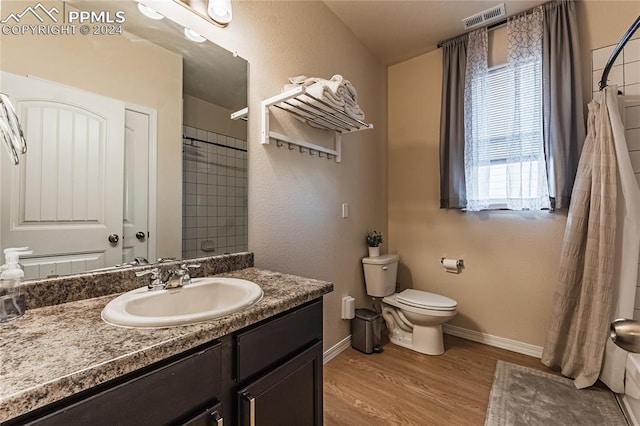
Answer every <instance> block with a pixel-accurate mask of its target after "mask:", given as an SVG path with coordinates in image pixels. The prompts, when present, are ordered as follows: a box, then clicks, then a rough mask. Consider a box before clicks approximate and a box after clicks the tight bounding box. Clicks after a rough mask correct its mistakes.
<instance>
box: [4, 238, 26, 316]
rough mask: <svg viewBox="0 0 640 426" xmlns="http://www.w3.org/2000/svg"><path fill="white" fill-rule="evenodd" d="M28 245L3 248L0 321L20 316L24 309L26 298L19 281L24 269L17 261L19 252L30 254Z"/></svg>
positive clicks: (22, 276)
mask: <svg viewBox="0 0 640 426" xmlns="http://www.w3.org/2000/svg"><path fill="white" fill-rule="evenodd" d="M31 253H33V252H32V251H29V250H28V247H21V248H8V249H5V250H4V257H5V262H6V263H5V264H4V265H2V266H1V267H0V271H2V272H1V273H0V323H3V322H8V321H11V320H14V319H16V318H18V317H20V316H22V315H23V314H24V312H25V310H26V300H25V297H24V294H21V290H20V283H21V282H22V279H23V278H24V271H23V270H22V268H21V267H20V264H19V263H18V259H19V258H20V255H21V254H31Z"/></svg>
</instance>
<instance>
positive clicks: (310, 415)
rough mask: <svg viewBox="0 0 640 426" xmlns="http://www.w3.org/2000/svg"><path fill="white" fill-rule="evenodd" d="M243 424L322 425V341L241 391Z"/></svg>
mask: <svg viewBox="0 0 640 426" xmlns="http://www.w3.org/2000/svg"><path fill="white" fill-rule="evenodd" d="M237 398H238V407H239V422H238V425H239V426H256V425H260V426H283V425H296V426H321V425H322V342H319V343H316V344H315V345H313V346H311V347H310V348H309V349H307V350H305V351H304V352H302V353H301V354H299V355H297V356H295V357H294V358H293V359H291V360H289V361H287V362H286V363H284V364H283V365H281V366H279V367H278V368H276V369H275V370H273V371H271V372H269V373H267V374H265V375H264V376H262V377H260V378H259V379H257V380H256V381H255V382H253V383H251V384H249V385H248V386H246V387H244V388H242V389H240V390H239V391H238V392H237Z"/></svg>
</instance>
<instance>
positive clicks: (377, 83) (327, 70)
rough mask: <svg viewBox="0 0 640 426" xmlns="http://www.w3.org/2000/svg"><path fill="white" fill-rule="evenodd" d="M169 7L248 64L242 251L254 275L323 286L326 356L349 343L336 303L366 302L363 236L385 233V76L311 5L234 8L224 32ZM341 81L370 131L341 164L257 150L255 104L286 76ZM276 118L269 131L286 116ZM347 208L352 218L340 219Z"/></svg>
mask: <svg viewBox="0 0 640 426" xmlns="http://www.w3.org/2000/svg"><path fill="white" fill-rule="evenodd" d="M171 3H173V2H156V3H153V5H154V6H153V7H154V8H156V10H158V11H160V12H164V13H165V14H167V15H168V16H172V18H174V19H176V20H178V21H180V19H185V20H186V21H185V23H186V22H188V23H189V25H191V26H192V27H193V29H194V30H195V31H198V32H199V33H201V34H203V35H205V36H206V37H209V38H210V39H211V40H213V41H214V42H217V43H218V44H219V45H221V46H223V47H225V48H226V49H228V50H231V51H235V52H238V54H239V55H240V56H241V57H243V58H245V59H247V60H248V61H249V111H250V112H249V128H248V131H249V134H248V137H249V249H250V250H251V251H253V252H254V253H255V260H256V265H257V266H258V267H262V268H268V269H273V270H276V271H282V272H288V273H294V274H299V275H303V276H308V277H312V278H318V279H324V280H329V281H332V282H333V283H334V286H335V290H334V292H333V293H331V294H329V295H327V296H325V298H324V302H325V315H324V324H325V343H324V344H325V349H326V348H329V347H331V346H332V345H334V344H335V343H337V342H338V341H340V340H341V339H343V338H345V337H346V336H348V335H349V333H350V331H349V322H348V321H344V320H341V319H340V300H341V298H342V296H344V295H346V294H351V295H353V296H355V297H356V298H357V302H358V306H365V305H369V301H368V300H367V299H366V298H365V294H364V283H363V276H362V265H361V263H360V261H361V258H362V257H363V256H365V255H366V252H367V250H366V247H365V243H364V237H365V234H366V232H367V230H370V229H373V228H376V229H379V230H382V231H383V232H386V224H387V215H386V206H387V197H386V185H387V170H386V169H387V166H386V155H387V154H386V153H387V145H386V135H387V129H386V112H387V102H386V72H385V68H384V67H383V66H382V65H381V64H380V63H379V62H378V61H377V60H376V59H375V58H374V57H373V56H372V55H371V54H370V53H368V51H367V50H366V49H365V48H364V46H363V45H362V44H361V43H360V42H359V41H358V40H357V39H356V38H355V37H354V36H353V34H352V33H351V32H350V31H349V30H348V29H347V28H346V27H345V26H344V24H342V22H341V21H340V20H338V18H337V17H336V16H335V15H333V13H332V12H331V11H329V9H328V8H327V7H326V6H325V5H324V4H323V3H322V2H317V1H307V2H300V1H274V2H269V1H248V2H234V3H233V7H234V10H233V16H234V20H233V22H232V23H231V24H230V25H229V26H228V27H227V28H225V29H221V28H217V27H214V26H212V25H211V24H207V23H205V22H204V21H200V20H198V19H194V18H189V17H184V15H183V14H182V12H181V10H180V9H181V8H180V7H179V6H178V7H175V5H173V4H171ZM299 74H306V75H308V76H321V77H327V78H328V77H331V76H332V75H333V74H342V75H344V76H345V77H346V78H348V79H350V80H351V81H352V82H353V84H354V85H355V86H356V87H357V89H358V93H359V96H360V98H359V99H360V105H361V106H362V108H363V110H364V111H365V113H366V114H367V120H368V121H371V122H372V123H374V125H375V129H374V130H367V131H362V132H358V133H354V134H351V135H346V136H344V137H343V143H342V145H343V162H342V163H341V164H337V163H335V162H332V161H329V160H327V159H319V158H318V157H317V156H315V157H310V156H309V155H308V154H305V155H302V154H300V153H298V152H294V151H289V150H288V149H286V147H282V148H276V146H275V144H271V145H269V146H263V145H261V144H260V132H261V129H260V114H261V112H260V102H261V101H262V100H263V99H265V98H268V97H271V96H273V95H276V94H278V93H280V91H281V89H282V86H283V85H284V84H285V83H287V78H288V77H289V76H293V75H299ZM279 113H280V111H275V112H274V114H273V116H274V119H273V120H272V121H274V122H276V123H277V122H280V124H283V126H285V127H286V126H287V125H288V124H289V123H288V121H289V120H288V117H286V118H285V117H283V115H282V114H279ZM288 128H289V129H292V132H296V129H297V132H299V133H300V134H301V135H302V136H304V137H307V138H311V140H312V141H313V142H317V143H330V138H328V137H327V135H326V134H323V133H322V132H321V131H317V132H314V131H312V129H311V128H307V126H306V125H303V124H301V123H294V124H291V125H290V127H288ZM342 203H349V204H350V206H351V217H350V218H348V219H342V218H341V217H340V212H341V204H342Z"/></svg>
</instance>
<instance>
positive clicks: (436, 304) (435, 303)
mask: <svg viewBox="0 0 640 426" xmlns="http://www.w3.org/2000/svg"><path fill="white" fill-rule="evenodd" d="M396 300H397V301H398V302H400V303H404V304H405V305H409V306H415V307H416V308H427V309H433V310H436V311H452V310H454V309H455V308H456V307H457V306H458V302H456V301H455V300H453V299H449V298H448V297H445V296H440V295H439V294H433V293H427V292H426V291H421V290H414V289H408V290H404V291H403V292H400V293H398V294H397V295H396Z"/></svg>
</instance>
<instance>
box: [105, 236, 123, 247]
mask: <svg viewBox="0 0 640 426" xmlns="http://www.w3.org/2000/svg"><path fill="white" fill-rule="evenodd" d="M107 239H108V240H109V242H110V243H111V244H114V245H115V244H118V241H120V237H119V236H118V234H111V235H109V237H108V238H107Z"/></svg>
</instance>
